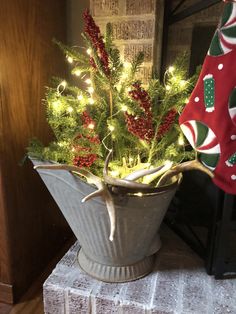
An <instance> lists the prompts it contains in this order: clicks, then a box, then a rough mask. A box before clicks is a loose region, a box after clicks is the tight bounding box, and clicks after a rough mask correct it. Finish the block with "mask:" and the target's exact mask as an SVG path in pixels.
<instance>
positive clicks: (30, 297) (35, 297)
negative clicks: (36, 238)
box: [0, 239, 74, 314]
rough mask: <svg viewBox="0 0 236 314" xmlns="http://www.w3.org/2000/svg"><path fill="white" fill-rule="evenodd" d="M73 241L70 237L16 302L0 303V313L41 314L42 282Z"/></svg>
mask: <svg viewBox="0 0 236 314" xmlns="http://www.w3.org/2000/svg"><path fill="white" fill-rule="evenodd" d="M73 242H74V239H71V240H70V241H69V242H68V243H67V245H66V246H65V247H64V248H63V249H62V250H61V252H60V253H59V254H58V255H57V257H56V258H55V259H54V260H53V261H52V262H51V263H50V265H48V267H47V268H46V269H45V271H44V272H43V273H42V274H41V276H40V277H39V278H38V279H37V280H36V281H35V282H34V283H33V285H32V286H31V287H30V288H29V290H28V291H27V292H26V294H25V295H24V296H23V297H22V298H21V300H20V301H19V302H18V303H17V304H15V305H8V304H3V303H0V314H43V313H44V311H43V283H44V281H45V280H46V278H47V277H48V276H49V274H50V273H51V272H52V270H53V269H54V267H55V265H56V264H57V262H58V261H59V260H60V259H61V257H62V256H63V255H64V254H65V253H66V252H67V251H68V249H69V248H70V246H71V245H72V244H73Z"/></svg>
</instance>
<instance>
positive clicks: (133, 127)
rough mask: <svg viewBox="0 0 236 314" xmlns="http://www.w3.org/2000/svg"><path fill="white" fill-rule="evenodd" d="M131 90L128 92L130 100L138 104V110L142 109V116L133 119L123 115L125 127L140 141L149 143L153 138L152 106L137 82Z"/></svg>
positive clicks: (146, 94)
mask: <svg viewBox="0 0 236 314" xmlns="http://www.w3.org/2000/svg"><path fill="white" fill-rule="evenodd" d="M132 86H133V90H131V91H130V92H129V95H130V97H131V99H132V100H134V101H136V102H138V104H139V106H140V108H142V109H143V111H144V112H143V114H142V116H140V117H135V116H133V115H131V114H128V113H127V112H126V113H125V118H126V123H127V127H128V130H129V132H130V133H132V134H134V135H135V136H137V137H138V138H140V139H141V140H146V141H148V142H150V141H151V140H152V139H153V137H154V129H153V120H152V118H153V116H152V111H151V108H152V104H151V99H150V97H149V95H148V93H147V92H146V91H145V90H144V89H143V88H142V87H141V85H140V83H139V82H136V83H134V84H133V85H132Z"/></svg>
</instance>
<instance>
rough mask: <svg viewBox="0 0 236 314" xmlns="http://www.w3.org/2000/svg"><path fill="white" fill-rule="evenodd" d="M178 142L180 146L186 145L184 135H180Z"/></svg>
mask: <svg viewBox="0 0 236 314" xmlns="http://www.w3.org/2000/svg"><path fill="white" fill-rule="evenodd" d="M178 144H179V146H184V139H183V137H182V136H180V137H179V139H178Z"/></svg>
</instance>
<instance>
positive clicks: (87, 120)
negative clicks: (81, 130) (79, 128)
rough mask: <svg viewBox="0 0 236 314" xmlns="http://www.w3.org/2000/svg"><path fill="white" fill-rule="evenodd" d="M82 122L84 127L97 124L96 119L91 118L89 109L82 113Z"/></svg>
mask: <svg viewBox="0 0 236 314" xmlns="http://www.w3.org/2000/svg"><path fill="white" fill-rule="evenodd" d="M82 123H83V127H85V128H87V127H88V126H89V125H91V124H93V125H94V126H95V121H94V120H93V119H92V118H91V116H90V114H89V113H88V112H87V111H84V112H83V113H82Z"/></svg>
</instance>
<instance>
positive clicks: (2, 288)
mask: <svg viewBox="0 0 236 314" xmlns="http://www.w3.org/2000/svg"><path fill="white" fill-rule="evenodd" d="M0 302H6V303H13V287H12V286H11V285H6V284H3V283H1V282H0ZM0 313H1V311H0Z"/></svg>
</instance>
